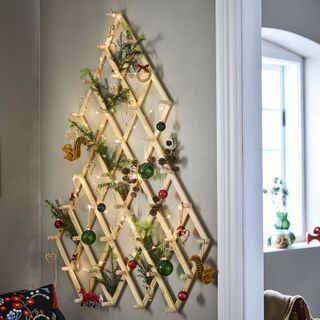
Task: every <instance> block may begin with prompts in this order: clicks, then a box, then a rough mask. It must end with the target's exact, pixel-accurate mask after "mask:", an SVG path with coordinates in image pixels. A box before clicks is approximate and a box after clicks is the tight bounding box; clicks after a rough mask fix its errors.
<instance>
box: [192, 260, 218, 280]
mask: <svg viewBox="0 0 320 320" xmlns="http://www.w3.org/2000/svg"><path fill="white" fill-rule="evenodd" d="M190 261H193V262H194V263H195V264H196V267H197V269H196V276H197V279H198V280H199V281H201V282H202V283H204V284H209V283H212V282H214V281H215V280H214V274H215V273H216V269H215V268H214V267H213V266H212V265H211V264H203V262H202V259H201V258H200V257H199V256H197V255H193V256H191V257H190Z"/></svg>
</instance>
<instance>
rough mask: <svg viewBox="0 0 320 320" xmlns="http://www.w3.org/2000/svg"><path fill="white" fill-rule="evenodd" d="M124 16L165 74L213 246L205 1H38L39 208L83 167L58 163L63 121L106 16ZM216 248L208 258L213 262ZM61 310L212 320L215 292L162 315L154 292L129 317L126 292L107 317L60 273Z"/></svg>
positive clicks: (93, 58) (208, 9)
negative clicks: (77, 300)
mask: <svg viewBox="0 0 320 320" xmlns="http://www.w3.org/2000/svg"><path fill="white" fill-rule="evenodd" d="M111 8H113V9H125V10H126V14H127V16H128V18H129V20H130V21H131V22H132V23H133V24H134V25H135V26H136V27H137V28H138V29H139V30H140V31H141V32H142V33H144V34H145V36H146V38H147V39H150V40H155V41H154V44H153V46H154V50H155V52H156V53H155V54H152V55H151V60H152V61H153V63H154V64H155V65H156V66H159V69H161V70H162V71H163V77H162V79H163V82H164V83H165V85H166V86H167V88H168V91H169V92H170V94H171V95H172V97H173V99H174V100H175V101H176V106H175V110H176V111H174V112H175V117H176V120H177V123H178V124H179V126H180V129H179V131H178V135H179V139H180V141H181V142H182V145H183V146H184V149H183V151H182V154H183V156H185V157H187V159H188V161H187V165H186V166H185V167H184V168H183V169H182V170H181V180H182V181H183V183H184V185H185V187H186V190H188V192H189V194H190V195H191V199H192V201H193V203H194V204H195V206H196V208H197V211H199V212H200V214H201V216H202V218H203V220H204V221H205V224H206V226H207V228H208V229H209V230H210V233H211V236H212V237H213V238H214V239H216V232H217V230H216V227H215V226H216V142H215V141H216V132H215V131H216V126H215V69H214V61H215V56H214V34H215V30H214V1H213V0H203V1H201V2H200V3H199V2H197V1H192V0H187V1H186V0H174V1H172V0H162V1H156V0H152V1H150V0H135V1H133V0H127V1H126V0H122V1H115V0H114V1H101V0H92V1H87V0H69V1H63V0H55V1H51V0H43V1H41V70H42V71H41V108H42V119H41V123H42V131H41V136H42V164H43V167H42V203H43V201H44V199H51V200H52V199H55V198H57V197H60V198H61V199H62V200H67V198H68V197H69V193H70V190H71V186H72V181H71V176H72V173H73V172H76V171H77V170H79V168H80V166H81V164H80V163H77V164H74V165H70V163H68V162H66V161H65V160H64V159H63V155H62V152H61V146H62V145H63V144H64V143H65V140H64V137H63V136H64V132H65V130H66V129H67V127H68V123H67V118H68V115H69V113H70V112H71V111H75V110H77V109H78V107H79V98H80V97H81V96H82V95H83V92H84V88H83V84H82V82H81V81H80V79H79V70H80V68H82V67H86V66H89V67H93V66H95V64H96V62H97V58H98V54H97V52H96V49H95V48H96V45H97V44H101V43H102V42H103V40H104V39H105V34H106V30H107V28H108V27H109V26H110V23H111V20H110V19H109V18H107V17H106V16H105V13H106V12H108V11H110V9H111ZM42 228H43V235H42V243H43V248H42V252H43V253H44V252H46V251H47V250H48V244H47V241H46V235H47V234H51V233H52V232H53V231H54V230H53V228H52V220H51V219H50V215H49V214H48V213H47V210H46V208H45V207H44V206H43V208H42ZM215 252H216V247H213V249H212V250H211V252H210V254H209V258H210V259H213V260H216V259H215V258H216V254H215ZM48 281H52V270H51V269H50V268H48V266H47V265H46V264H45V263H44V262H43V272H42V282H43V283H45V282H48ZM58 294H59V298H60V299H59V300H60V302H61V303H60V304H61V307H62V309H63V311H64V312H65V313H66V317H67V318H70V319H79V320H80V319H103V318H106V317H109V318H112V319H113V320H117V319H127V318H129V317H130V319H132V320H135V319H139V320H140V319H144V320H148V319H158V320H161V319H168V318H170V319H182V318H184V319H194V318H197V319H199V320H207V319H217V290H216V287H215V286H213V285H210V286H206V287H204V286H202V285H200V284H199V283H198V282H197V283H196V284H195V286H194V288H193V290H192V293H191V295H190V297H189V301H188V303H186V305H185V307H184V308H183V310H182V312H181V313H180V314H172V315H169V316H168V315H167V314H165V313H164V312H163V309H164V307H165V306H164V302H163V299H162V298H161V296H160V293H159V292H158V293H157V296H156V299H155V301H154V302H153V303H152V305H151V308H150V310H148V311H132V307H131V305H132V304H133V301H132V297H131V293H130V291H129V290H128V289H126V290H125V292H124V294H123V296H122V297H121V300H120V302H119V305H118V306H117V307H115V308H110V309H109V310H105V309H104V310H93V311H92V310H87V309H86V308H81V307H80V306H79V305H74V304H73V303H72V299H73V298H74V296H75V293H74V290H73V287H72V285H71V282H70V280H69V278H68V275H67V274H66V273H62V272H59V277H58Z"/></svg>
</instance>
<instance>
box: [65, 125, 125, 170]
mask: <svg viewBox="0 0 320 320" xmlns="http://www.w3.org/2000/svg"><path fill="white" fill-rule="evenodd" d="M69 122H70V127H71V128H72V127H75V128H76V129H77V130H78V132H79V133H80V134H82V135H83V136H85V137H86V138H88V139H89V140H90V141H91V142H92V144H93V145H94V148H95V151H96V152H97V153H98V154H99V155H100V156H101V158H102V160H103V161H104V163H105V165H106V167H107V168H108V170H109V171H112V170H114V169H118V168H122V167H123V166H124V165H125V164H126V161H127V160H126V158H125V156H124V155H121V156H120V157H119V158H118V159H117V152H116V151H114V152H110V150H109V147H108V146H107V144H106V143H105V142H104V141H102V140H100V141H97V136H98V132H95V133H94V132H93V131H92V130H91V129H90V128H89V127H88V126H86V125H83V124H81V123H79V122H77V121H74V120H70V119H69Z"/></svg>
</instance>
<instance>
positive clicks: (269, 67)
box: [262, 41, 305, 240]
mask: <svg viewBox="0 0 320 320" xmlns="http://www.w3.org/2000/svg"><path fill="white" fill-rule="evenodd" d="M262 48H263V49H262V50H263V51H262V52H263V57H262V130H263V131H262V137H263V141H262V149H263V150H262V158H263V187H264V188H266V189H271V188H272V186H273V180H274V178H275V177H278V178H282V179H284V180H285V182H286V186H287V189H288V190H289V196H288V198H287V201H286V203H285V205H284V207H283V209H284V210H285V211H287V212H288V218H289V221H290V223H291V226H290V230H291V231H292V232H293V233H294V234H295V235H296V236H297V238H298V239H299V238H300V239H301V240H302V237H303V234H304V231H305V230H304V228H305V227H304V224H305V223H304V222H305V221H304V170H303V168H304V165H303V159H304V157H303V151H304V150H303V103H302V101H303V99H302V97H303V58H302V57H300V56H298V55H296V54H293V53H292V52H290V51H287V50H285V49H283V48H281V47H278V46H276V45H274V44H272V43H270V42H267V41H263V46H262ZM275 211H276V208H275V206H274V204H273V202H272V196H271V195H269V194H266V195H264V198H263V219H264V237H265V239H267V238H268V237H269V236H270V235H272V234H273V233H274V223H275V220H276V216H275Z"/></svg>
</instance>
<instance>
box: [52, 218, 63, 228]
mask: <svg viewBox="0 0 320 320" xmlns="http://www.w3.org/2000/svg"><path fill="white" fill-rule="evenodd" d="M54 226H55V228H57V229H61V228H62V227H63V222H62V221H61V220H60V219H57V220H56V221H55V222H54Z"/></svg>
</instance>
